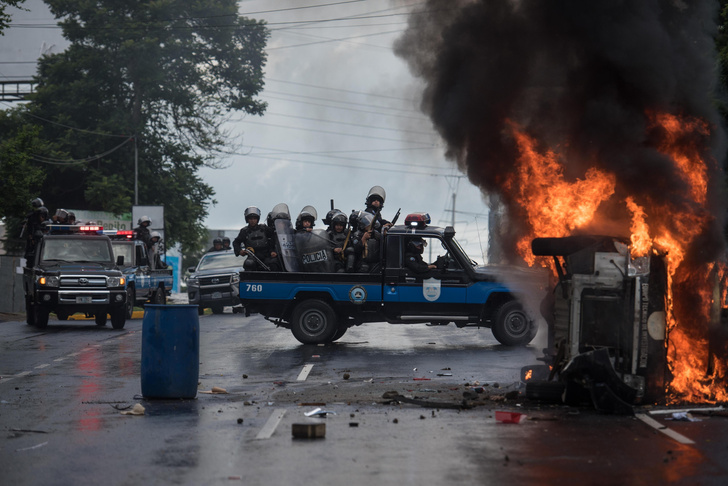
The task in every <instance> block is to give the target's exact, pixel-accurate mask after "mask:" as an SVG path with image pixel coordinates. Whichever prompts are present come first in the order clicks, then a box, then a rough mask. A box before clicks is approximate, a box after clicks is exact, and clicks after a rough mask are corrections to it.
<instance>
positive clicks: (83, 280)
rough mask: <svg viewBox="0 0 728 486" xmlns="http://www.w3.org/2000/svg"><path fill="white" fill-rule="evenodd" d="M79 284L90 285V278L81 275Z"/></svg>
mask: <svg viewBox="0 0 728 486" xmlns="http://www.w3.org/2000/svg"><path fill="white" fill-rule="evenodd" d="M78 284H79V285H88V279H87V278H86V277H81V278H79V279H78Z"/></svg>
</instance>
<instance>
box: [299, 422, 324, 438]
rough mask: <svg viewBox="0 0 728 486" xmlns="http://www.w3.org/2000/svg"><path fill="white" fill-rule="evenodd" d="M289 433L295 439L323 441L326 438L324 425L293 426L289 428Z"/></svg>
mask: <svg viewBox="0 0 728 486" xmlns="http://www.w3.org/2000/svg"><path fill="white" fill-rule="evenodd" d="M291 433H292V434H293V437H294V438H296V439H323V438H324V437H326V424H325V423H310V424H309V423H306V424H293V425H292V426H291Z"/></svg>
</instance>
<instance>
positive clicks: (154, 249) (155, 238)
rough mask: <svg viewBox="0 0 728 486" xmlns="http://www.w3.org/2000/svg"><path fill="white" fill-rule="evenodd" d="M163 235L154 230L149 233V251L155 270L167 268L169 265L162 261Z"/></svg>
mask: <svg viewBox="0 0 728 486" xmlns="http://www.w3.org/2000/svg"><path fill="white" fill-rule="evenodd" d="M161 241H162V235H161V234H160V233H159V231H152V232H151V233H150V234H149V243H148V244H147V250H148V251H149V261H150V262H151V264H152V269H153V270H159V269H162V268H167V265H166V264H165V263H164V262H163V261H162V257H161V256H160V255H161V253H162V249H161V248H160V247H161V245H162V243H161Z"/></svg>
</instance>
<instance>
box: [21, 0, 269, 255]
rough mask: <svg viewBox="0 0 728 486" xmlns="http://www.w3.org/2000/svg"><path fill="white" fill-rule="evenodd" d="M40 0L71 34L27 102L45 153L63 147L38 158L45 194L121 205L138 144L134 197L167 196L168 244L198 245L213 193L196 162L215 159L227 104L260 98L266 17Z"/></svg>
mask: <svg viewBox="0 0 728 486" xmlns="http://www.w3.org/2000/svg"><path fill="white" fill-rule="evenodd" d="M45 1H46V3H47V4H48V6H49V7H50V8H51V11H52V12H53V13H54V15H56V17H57V18H62V19H63V20H62V21H61V22H60V25H61V26H62V28H63V32H64V36H65V37H66V38H67V39H68V40H69V41H70V42H71V45H70V46H69V48H68V49H67V50H66V51H65V52H63V53H59V54H54V55H50V56H45V57H44V58H42V60H41V61H40V64H39V67H38V74H37V75H36V80H37V82H38V86H37V90H36V93H35V94H34V95H33V96H32V98H31V103H29V105H28V110H29V112H30V114H31V115H32V116H35V117H37V118H34V119H35V120H38V121H37V123H38V125H39V126H40V127H42V130H41V136H42V137H43V138H44V139H45V140H48V141H52V142H50V146H49V147H48V148H47V150H48V152H54V153H64V154H66V155H65V156H64V157H56V158H54V160H48V159H45V161H46V162H47V164H46V167H45V170H46V171H47V173H48V177H47V179H46V182H45V184H44V185H43V187H42V197H43V199H44V200H45V201H46V204H47V205H48V206H49V208H51V207H52V208H54V209H55V208H58V207H64V208H76V209H89V210H104V211H110V212H115V213H121V212H127V211H130V210H131V204H132V203H133V202H134V160H135V153H134V148H135V146H136V148H137V150H138V174H139V175H138V184H139V191H138V203H139V204H141V205H163V206H164V207H165V219H166V228H165V231H166V240H167V244H168V245H172V244H174V243H176V242H180V243H182V245H183V247H184V248H185V251H187V250H191V249H194V248H197V247H198V246H200V247H201V244H200V242H199V240H200V235H202V234H203V233H204V231H205V230H204V227H203V224H202V221H203V219H204V218H205V216H206V215H207V213H208V208H209V206H210V205H211V204H214V203H215V201H214V200H213V199H212V197H213V196H214V191H213V189H212V188H211V187H210V186H209V185H207V184H205V183H204V182H203V181H202V180H201V179H200V177H199V176H198V172H199V169H200V168H201V167H203V166H212V167H215V166H217V164H219V156H220V151H221V150H223V148H224V147H225V146H226V144H228V143H229V142H230V141H229V140H228V139H227V135H226V133H225V132H224V131H223V130H222V128H221V127H222V124H223V123H224V122H225V121H226V115H227V114H228V113H229V112H230V111H231V110H237V111H243V112H245V113H248V114H254V115H259V114H262V113H263V112H264V110H265V108H266V105H265V103H262V102H260V101H257V100H255V96H256V95H257V94H258V93H259V92H260V90H261V89H262V88H263V66H264V64H265V59H266V58H265V53H264V47H265V43H266V41H267V38H268V31H267V29H266V27H265V25H264V24H263V23H262V22H258V21H255V20H250V19H247V18H243V17H239V16H238V15H237V4H236V2H235V1H234V0H196V1H187V0H158V1H153V2H142V1H139V0H124V1H121V0H100V1H91V0H78V1H73V2H70V1H67V0H45ZM41 119H42V120H43V121H41ZM59 159H63V160H59ZM50 162H52V163H50Z"/></svg>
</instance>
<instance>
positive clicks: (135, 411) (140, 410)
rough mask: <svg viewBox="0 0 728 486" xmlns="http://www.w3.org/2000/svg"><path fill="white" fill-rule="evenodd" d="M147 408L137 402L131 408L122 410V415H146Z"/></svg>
mask: <svg viewBox="0 0 728 486" xmlns="http://www.w3.org/2000/svg"><path fill="white" fill-rule="evenodd" d="M144 411H145V408H144V407H143V406H142V404H141V403H135V404H134V407H132V409H131V410H125V411H123V412H121V414H122V415H144Z"/></svg>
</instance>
